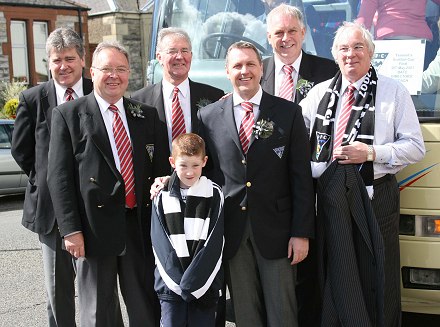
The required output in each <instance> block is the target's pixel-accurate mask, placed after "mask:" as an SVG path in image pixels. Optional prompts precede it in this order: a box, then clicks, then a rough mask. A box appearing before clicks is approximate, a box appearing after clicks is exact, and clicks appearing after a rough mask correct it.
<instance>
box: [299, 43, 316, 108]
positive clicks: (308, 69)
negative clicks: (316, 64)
mask: <svg viewBox="0 0 440 327" xmlns="http://www.w3.org/2000/svg"><path fill="white" fill-rule="evenodd" d="M300 79H304V80H306V81H309V82H311V81H312V65H311V64H310V57H309V55H308V54H307V53H305V52H304V51H302V58H301V63H300V65H299V72H298V81H299V80H300ZM295 92H296V95H295V103H297V104H298V103H300V101H301V100H302V99H303V98H304V97H303V95H302V94H301V92H299V90H295Z"/></svg>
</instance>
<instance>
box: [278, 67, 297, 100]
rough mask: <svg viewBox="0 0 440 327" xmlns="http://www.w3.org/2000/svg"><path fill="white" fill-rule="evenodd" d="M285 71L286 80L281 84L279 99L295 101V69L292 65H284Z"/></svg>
mask: <svg viewBox="0 0 440 327" xmlns="http://www.w3.org/2000/svg"><path fill="white" fill-rule="evenodd" d="M283 71H284V78H283V82H282V83H281V87H280V92H279V95H278V96H279V97H280V98H283V99H286V100H289V101H292V99H293V89H294V88H293V84H294V83H293V77H292V73H293V71H294V69H293V67H292V66H290V65H284V66H283Z"/></svg>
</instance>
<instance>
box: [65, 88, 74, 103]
mask: <svg viewBox="0 0 440 327" xmlns="http://www.w3.org/2000/svg"><path fill="white" fill-rule="evenodd" d="M73 92H74V91H73V89H72V88H71V87H68V88H67V90H66V101H72V100H75V98H74V97H73Z"/></svg>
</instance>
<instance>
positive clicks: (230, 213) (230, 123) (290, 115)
mask: <svg viewBox="0 0 440 327" xmlns="http://www.w3.org/2000/svg"><path fill="white" fill-rule="evenodd" d="M261 119H266V120H270V121H272V122H274V124H275V128H274V131H273V134H272V135H271V136H270V137H268V138H259V139H251V145H250V147H249V150H248V153H247V155H244V154H243V151H242V148H241V144H240V140H239V136H238V131H237V127H236V124H235V119H234V114H233V103H232V96H229V97H226V98H225V99H221V100H220V101H218V102H216V103H213V104H211V105H209V106H207V107H205V108H202V109H200V111H199V126H200V134H201V135H202V136H203V137H204V139H205V141H206V144H207V148H208V151H209V155H208V157H209V160H210V161H212V164H213V167H214V171H213V174H212V178H213V179H214V181H215V182H217V183H218V184H219V185H221V186H222V189H223V193H224V195H225V206H224V208H225V239H226V242H225V249H224V256H225V258H226V259H229V258H231V257H232V256H233V255H234V254H235V253H236V251H237V249H238V247H239V245H240V241H241V238H242V236H243V233H244V230H245V226H246V221H247V217H248V216H249V219H251V225H252V231H253V235H254V237H255V242H256V244H257V246H258V249H259V250H260V252H261V254H262V255H263V256H264V257H265V258H268V259H275V258H282V257H286V256H287V244H288V242H289V238H290V237H312V236H313V234H314V191H313V186H312V177H311V171H310V146H309V142H308V136H307V132H306V129H305V125H304V120H303V117H302V114H301V109H300V107H299V106H298V105H296V104H294V103H292V102H290V101H286V100H284V99H281V98H278V97H275V96H272V95H269V94H267V93H265V92H263V96H262V99H261V103H260V114H259V117H258V120H261Z"/></svg>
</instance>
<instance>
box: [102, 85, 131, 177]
mask: <svg viewBox="0 0 440 327" xmlns="http://www.w3.org/2000/svg"><path fill="white" fill-rule="evenodd" d="M94 94H95V98H96V101H97V102H98V105H99V110H100V111H101V115H102V118H103V119H104V124H105V128H106V129H107V135H108V139H109V140H110V146H111V148H112V153H113V158H114V159H115V164H116V168H117V169H118V170H119V172H120V171H121V161H120V160H119V155H118V149H117V148H116V142H115V137H114V135H113V115H114V113H113V112H112V111H110V110H109V109H108V107H109V106H110V103H108V102H107V101H105V100H104V99H103V98H101V97H100V96H99V95H98V94H97V93H96V92H95V91H94ZM113 104H114V105H115V106H116V107H118V111H119V116H120V117H121V119H122V123H123V124H124V128H125V130H126V132H127V135H128V138H129V139H130V142H131V143H132V141H131V136H130V130H129V129H128V124H127V116H126V115H125V110H124V101H123V98H120V99H119V100H118V102H116V103H113Z"/></svg>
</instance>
